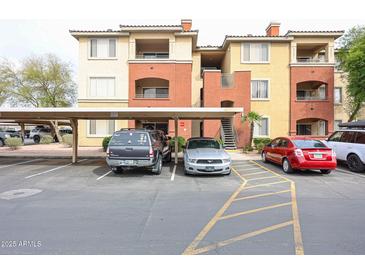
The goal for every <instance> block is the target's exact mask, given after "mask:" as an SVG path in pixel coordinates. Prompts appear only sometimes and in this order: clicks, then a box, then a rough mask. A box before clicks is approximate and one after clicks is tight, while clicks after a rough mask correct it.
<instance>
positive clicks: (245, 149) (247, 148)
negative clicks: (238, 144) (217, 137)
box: [243, 145, 253, 153]
mask: <svg viewBox="0 0 365 274" xmlns="http://www.w3.org/2000/svg"><path fill="white" fill-rule="evenodd" d="M249 151H253V147H252V146H250V145H246V146H244V148H243V152H246V153H247V152H249Z"/></svg>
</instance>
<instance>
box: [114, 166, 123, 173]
mask: <svg viewBox="0 0 365 274" xmlns="http://www.w3.org/2000/svg"><path fill="white" fill-rule="evenodd" d="M112 171H113V173H114V174H121V173H123V168H121V167H117V168H116V169H112Z"/></svg>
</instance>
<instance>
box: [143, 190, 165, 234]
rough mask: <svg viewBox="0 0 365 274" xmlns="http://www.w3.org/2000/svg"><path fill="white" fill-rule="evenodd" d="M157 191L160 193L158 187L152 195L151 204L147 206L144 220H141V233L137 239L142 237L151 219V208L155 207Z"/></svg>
mask: <svg viewBox="0 0 365 274" xmlns="http://www.w3.org/2000/svg"><path fill="white" fill-rule="evenodd" d="M159 193H160V191H159V189H157V190H156V192H155V194H154V195H153V198H152V202H151V205H150V206H149V211H148V216H147V217H146V218H145V221H144V222H143V227H142V230H141V233H140V234H139V237H138V241H140V240H141V239H142V238H143V235H144V233H145V231H146V228H147V226H148V224H149V222H150V220H151V217H152V213H153V209H154V207H155V204H156V201H157V198H158V195H159Z"/></svg>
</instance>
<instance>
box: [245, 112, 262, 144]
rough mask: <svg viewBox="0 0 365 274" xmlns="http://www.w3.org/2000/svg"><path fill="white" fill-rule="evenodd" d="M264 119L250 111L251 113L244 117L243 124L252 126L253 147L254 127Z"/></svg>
mask: <svg viewBox="0 0 365 274" xmlns="http://www.w3.org/2000/svg"><path fill="white" fill-rule="evenodd" d="M261 119H262V116H261V115H260V114H258V113H257V112H255V111H250V112H249V113H247V114H245V115H243V117H242V123H244V122H246V121H247V122H248V123H249V124H250V146H251V145H252V139H253V127H254V125H255V123H257V124H258V123H259V122H260V121H261Z"/></svg>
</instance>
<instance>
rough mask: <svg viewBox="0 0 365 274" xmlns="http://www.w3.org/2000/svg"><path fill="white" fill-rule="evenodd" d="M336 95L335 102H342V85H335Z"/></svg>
mask: <svg viewBox="0 0 365 274" xmlns="http://www.w3.org/2000/svg"><path fill="white" fill-rule="evenodd" d="M334 93H335V94H334V96H335V104H341V103H342V88H341V87H335V90H334Z"/></svg>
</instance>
